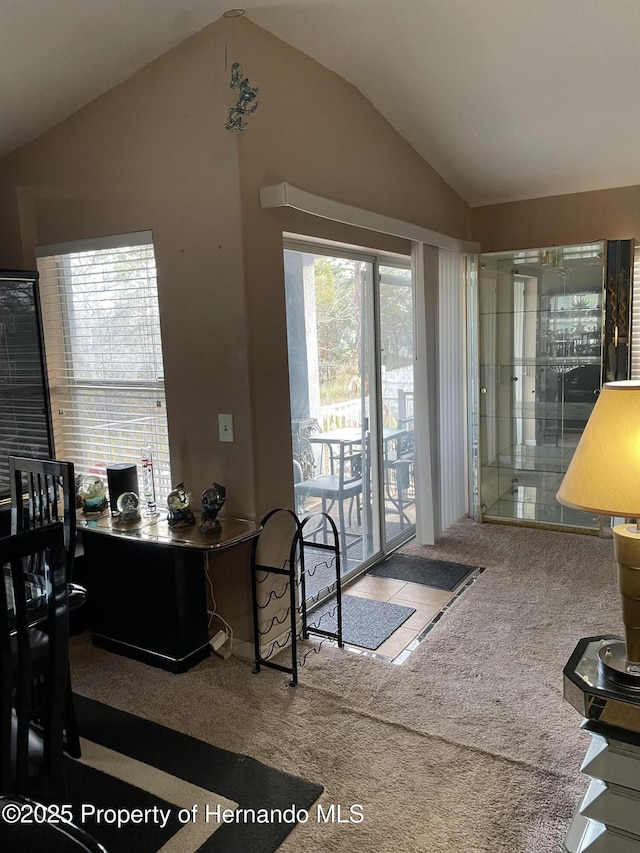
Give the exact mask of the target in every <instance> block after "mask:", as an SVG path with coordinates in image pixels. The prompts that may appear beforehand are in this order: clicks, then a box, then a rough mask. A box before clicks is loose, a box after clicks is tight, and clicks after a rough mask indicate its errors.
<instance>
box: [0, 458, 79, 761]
mask: <svg viewBox="0 0 640 853" xmlns="http://www.w3.org/2000/svg"><path fill="white" fill-rule="evenodd" d="M9 479H10V487H11V533H12V534H13V535H15V534H17V533H21V532H23V531H25V530H33V529H34V528H38V527H41V526H42V525H47V524H52V523H53V522H56V521H59V522H61V523H62V525H63V528H64V548H65V554H66V566H67V594H68V599H69V608H70V610H71V611H74V612H75V611H77V610H78V609H79V608H81V607H84V606H85V604H86V600H87V590H86V589H85V588H84V587H83V586H80V585H79V584H75V583H72V582H71V579H72V576H73V562H74V559H75V551H76V489H75V472H74V467H73V463H72V462H59V461H57V460H53V459H32V458H30V457H26V456H10V457H9ZM67 683H68V696H67V719H66V734H65V751H66V752H68V753H69V755H72V756H73V757H74V758H80V754H81V750H80V737H79V735H78V726H77V723H76V716H75V712H74V709H73V697H72V694H71V679H70V678H69V679H67Z"/></svg>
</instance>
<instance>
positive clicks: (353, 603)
mask: <svg viewBox="0 0 640 853" xmlns="http://www.w3.org/2000/svg"><path fill="white" fill-rule="evenodd" d="M415 612H416V611H415V610H414V608H412V607H401V606H400V605H399V604H389V602H387V601H375V600H374V599H372V598H363V597H362V596H358V595H343V596H342V639H343V640H344V642H345V643H351V644H352V645H354V646H361V647H362V648H364V649H371V650H374V649H377V648H378V646H381V645H382V643H384V641H385V640H386V639H387V638H388V637H390V636H391V634H393V632H394V631H395V630H396V628H399V627H400V625H402V623H403V622H406V620H407V619H408V618H409V616H411V614H412V613H415ZM337 624H338V616H337V602H336V598H335V596H333V597H332V598H329V599H327V601H325V602H324V603H323V604H321V605H320V607H318V608H317V610H314V611H313V612H312V613H310V614H309V625H310V626H315V627H316V628H321V629H322V630H323V631H336V630H337Z"/></svg>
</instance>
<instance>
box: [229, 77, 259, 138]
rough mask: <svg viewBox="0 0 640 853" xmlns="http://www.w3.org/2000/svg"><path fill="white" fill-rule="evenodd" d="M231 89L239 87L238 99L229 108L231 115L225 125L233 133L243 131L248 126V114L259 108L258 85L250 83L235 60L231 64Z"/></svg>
mask: <svg viewBox="0 0 640 853" xmlns="http://www.w3.org/2000/svg"><path fill="white" fill-rule="evenodd" d="M229 87H230V88H231V89H239V90H240V92H239V94H238V101H237V103H236V105H235V106H234V107H231V108H230V109H229V117H228V120H227V123H226V124H225V127H226V129H227V130H228V131H230V132H231V133H241V132H242V131H243V130H244V129H245V127H246V126H247V122H246V121H244V118H245V117H246V116H250V115H252V114H253V113H254V112H255V111H256V110H257V109H258V87H257V86H256V87H255V88H253V87H251V86H250V85H249V80H248V79H247V78H246V77H244V76H243V73H242V66H241V65H240V63H239V62H234V63H233V65H232V66H231V80H230V81H229Z"/></svg>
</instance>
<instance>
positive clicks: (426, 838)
mask: <svg viewBox="0 0 640 853" xmlns="http://www.w3.org/2000/svg"><path fill="white" fill-rule="evenodd" d="M403 553H405V554H407V555H409V556H417V557H426V558H428V559H436V560H444V561H449V562H458V563H462V564H467V565H482V566H484V567H485V571H484V572H483V573H482V574H481V575H480V576H479V577H478V579H477V580H476V582H475V583H474V584H472V585H471V586H470V587H469V589H468V590H466V591H465V593H464V595H463V596H461V597H460V598H459V599H457V600H456V601H454V603H453V605H452V606H451V607H450V608H449V610H448V611H447V612H446V613H445V614H444V615H443V617H442V618H441V619H440V620H439V621H438V623H437V624H436V625H435V626H434V628H433V629H432V630H431V631H430V632H429V634H428V635H427V637H426V639H425V640H424V641H423V642H422V643H421V644H420V645H419V646H418V648H417V650H416V651H414V652H413V654H411V655H410V656H409V658H408V659H407V661H406V662H405V663H404V664H403V665H402V666H396V665H392V664H389V663H385V662H383V661H377V660H374V659H371V658H366V657H363V656H361V655H354V654H350V653H348V652H346V651H341V650H339V649H337V648H335V647H332V646H330V645H328V644H324V645H323V646H322V647H321V649H320V652H319V654H312V655H309V656H307V662H306V665H305V666H304V667H303V668H302V669H301V671H300V683H299V685H298V687H297V688H295V689H291V688H288V687H287V683H288V678H287V676H285V675H284V674H282V673H278V672H274V671H267V670H263V672H261V673H260V674H259V675H254V674H252V672H251V667H250V665H249V664H247V663H244V662H242V661H240V660H237V659H233V658H232V659H230V660H226V661H225V660H222V659H220V658H217V657H211V658H209V659H207V660H206V661H203V662H202V663H201V664H199V665H198V666H196V667H194V668H193V669H192V670H190V671H189V672H187V673H184V674H183V675H172V674H170V673H167V672H163V671H162V670H157V669H154V668H152V667H148V666H144V665H143V664H140V663H137V662H135V661H132V660H128V659H125V658H122V657H119V656H117V655H112V654H109V653H107V652H105V651H102V650H100V649H96V648H94V647H93V646H92V645H91V643H90V640H89V638H88V636H87V635H86V634H83V635H80V636H78V637H74V638H73V639H72V678H73V684H74V689H75V691H76V692H79V693H81V694H82V695H84V696H88V697H91V698H93V699H96V700H98V701H101V702H105V703H107V704H109V705H111V706H113V707H115V708H119V709H121V710H124V711H128V712H129V713H132V714H136V715H137V716H141V717H145V718H147V719H150V720H152V721H155V722H157V723H160V724H162V725H164V726H168V727H171V728H173V729H175V730H177V731H180V732H183V733H184V734H188V735H191V736H193V737H196V738H198V739H199V740H201V741H204V742H207V743H210V744H213V745H215V746H217V747H219V748H220V749H226V750H229V751H232V752H242V753H243V754H245V755H248V756H251V757H252V758H254V759H255V760H257V761H260V762H263V763H265V764H267V765H268V766H270V767H274V768H276V769H278V770H281V771H283V772H285V773H290V774H293V775H296V776H302V777H304V778H306V779H311V780H313V781H314V782H316V783H319V784H321V785H323V786H324V792H323V794H322V795H321V796H320V799H319V800H318V804H319V805H321V806H322V807H323V811H322V812H321V813H318V812H317V811H316V812H314V813H312V814H311V816H310V818H309V820H308V821H307V822H306V823H301V824H299V825H298V826H296V827H295V828H294V829H293V831H292V832H291V833H290V834H289V836H288V837H287V838H286V839H285V840H284V841H283V843H282V844H281V846H280V848H279V853H352V851H355V850H357V851H358V853H373V851H376V853H398V851H400V853H405V851H406V853H460V851H469V853H558V851H559V850H561V848H562V841H563V839H564V836H565V834H566V831H567V828H568V824H569V822H570V819H571V815H572V813H573V810H574V808H575V806H576V803H577V802H578V800H579V798H580V796H582V794H583V793H584V791H585V790H586V787H587V781H586V779H585V778H584V777H583V776H581V774H580V765H581V763H582V759H583V757H584V754H585V752H586V749H587V747H588V745H589V743H590V739H589V738H588V736H586V735H585V734H584V733H583V732H581V730H580V722H581V719H580V716H579V714H577V713H576V712H575V711H574V710H573V708H571V707H570V706H569V704H568V703H567V702H565V701H564V699H563V696H562V669H563V667H564V665H565V663H566V661H567V659H568V658H569V656H570V654H571V652H572V651H573V649H574V647H575V645H576V644H577V642H578V640H579V639H580V638H581V637H584V636H591V635H596V634H600V633H602V634H619V633H620V630H621V622H620V611H619V603H618V602H619V597H618V593H617V586H616V579H615V564H614V559H613V547H612V542H611V541H608V540H601V539H598V538H596V537H592V536H580V535H577V534H569V533H556V532H548V531H542V530H534V529H526V528H519V527H509V526H506V525H490V524H483V525H478V524H475V523H473V522H471V521H468V520H466V521H463V522H460V523H458V524H455V525H453V526H452V527H451V528H449V530H448V531H447V532H446V534H445V535H444V536H443V538H442V540H441V541H440V542H439V543H438V544H437V546H434V547H423V546H419V545H417V544H415V543H412V544H409V545H408V546H405V547H404V548H403ZM309 645H310V647H311V645H312V644H309ZM302 646H303V650H304V647H305V646H306V644H302ZM331 806H333V807H334V809H333V811H332V812H330V811H329V809H330V807H331ZM338 806H340V807H341V813H340V814H341V820H340V821H338V820H337V808H338ZM352 806H362V814H363V819H362V820H359V819H358V815H359V810H358V809H355V810H354V812H351V813H350V811H349V809H350V807H352ZM350 814H351V816H352V817H353V818H354V820H353V821H349V815H350ZM327 815H332V819H331V818H329V819H325V818H327ZM192 850H193V848H192ZM111 853H114V851H111ZM184 853H191V851H189V850H188V849H187V850H185V851H184Z"/></svg>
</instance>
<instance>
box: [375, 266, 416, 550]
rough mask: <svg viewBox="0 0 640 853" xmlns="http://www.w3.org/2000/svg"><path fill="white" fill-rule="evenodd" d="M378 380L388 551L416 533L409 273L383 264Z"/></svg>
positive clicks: (385, 542) (401, 268) (411, 325)
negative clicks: (379, 379) (379, 387)
mask: <svg viewBox="0 0 640 853" xmlns="http://www.w3.org/2000/svg"><path fill="white" fill-rule="evenodd" d="M379 282H380V286H379V306H380V309H379V316H380V353H381V355H380V376H381V389H382V390H381V404H382V410H381V413H380V414H381V418H380V422H381V429H382V442H381V443H382V469H381V470H382V479H383V506H384V516H383V522H384V523H383V528H384V544H385V549H389V548H390V547H393V546H394V545H396V544H399V543H400V542H402V541H403V540H405V539H407V538H409V537H410V536H412V535H413V534H414V532H415V523H416V506H415V481H414V444H415V443H414V417H413V366H414V348H413V323H414V317H413V304H414V302H413V289H412V285H411V270H410V269H409V268H405V267H399V266H392V265H390V264H380V267H379Z"/></svg>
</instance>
